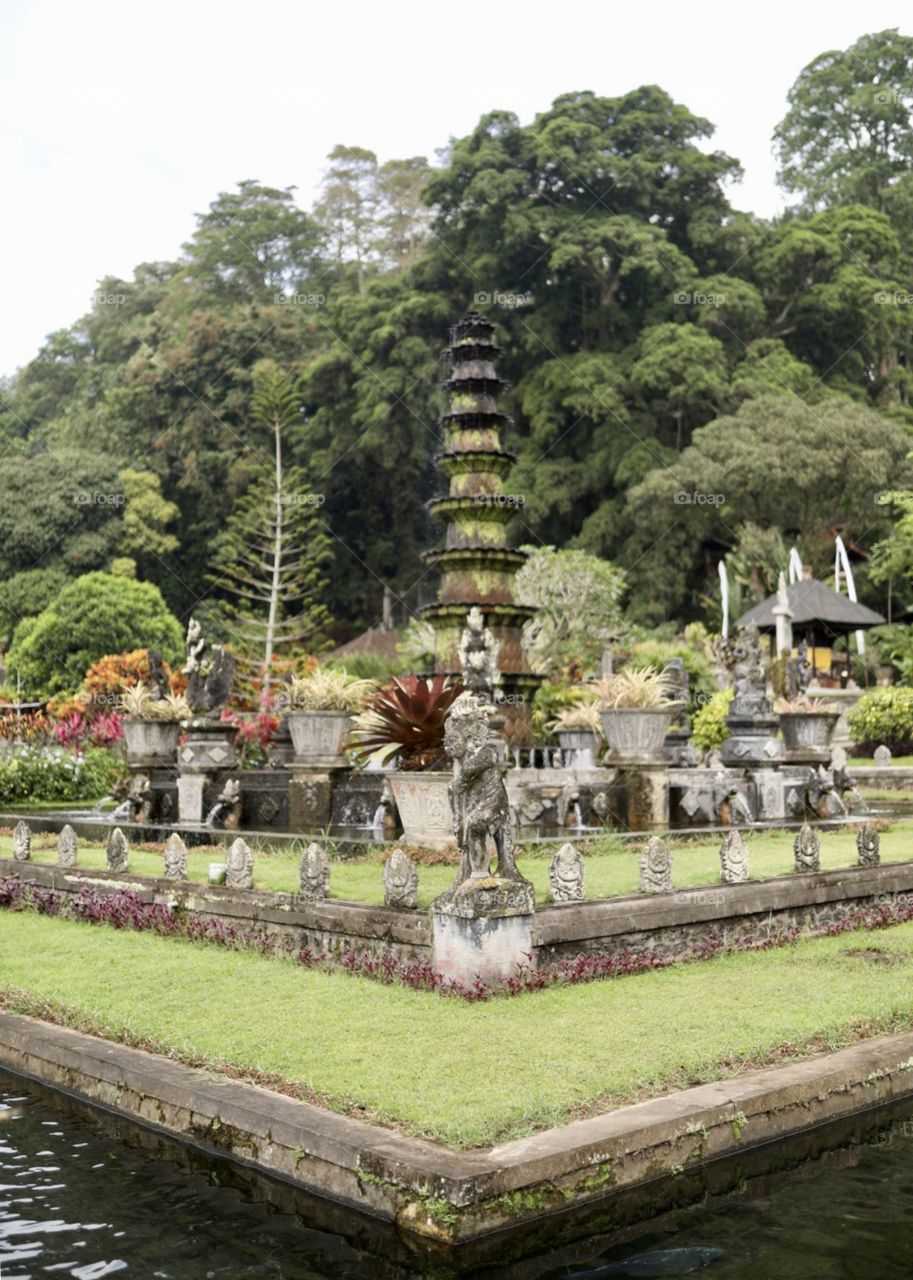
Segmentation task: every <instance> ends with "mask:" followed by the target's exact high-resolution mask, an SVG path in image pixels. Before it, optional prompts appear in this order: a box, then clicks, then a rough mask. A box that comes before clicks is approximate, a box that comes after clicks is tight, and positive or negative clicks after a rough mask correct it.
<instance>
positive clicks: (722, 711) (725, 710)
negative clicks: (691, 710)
mask: <svg viewBox="0 0 913 1280" xmlns="http://www.w3.org/2000/svg"><path fill="white" fill-rule="evenodd" d="M730 702H732V690H731V689H718V690H717V691H716V693H714V694H712V695H711V696H710V697H709V698H708V699H707V701H706V702H705V703H704V704H703V705H702V706H701V707H700V708H699V709H698V710H697V711H696V712H695V714H694V717H693V719H692V721H691V736H692V738H693V740H694V745H695V746H696V747H697V748H698V750H700V751H714V750H715V749H716V748H717V747H721V746H722V745H723V743H724V742H725V741H726V739H727V738H728V737H729V729H728V726H727V724H726V717H727V716H728V715H729V704H730Z"/></svg>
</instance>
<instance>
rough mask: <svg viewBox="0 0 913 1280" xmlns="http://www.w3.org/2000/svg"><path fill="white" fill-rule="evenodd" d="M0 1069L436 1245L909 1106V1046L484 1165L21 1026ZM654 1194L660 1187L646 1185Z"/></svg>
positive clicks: (535, 1142)
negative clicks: (888, 1107) (899, 1102)
mask: <svg viewBox="0 0 913 1280" xmlns="http://www.w3.org/2000/svg"><path fill="white" fill-rule="evenodd" d="M0 1066H2V1067H4V1068H7V1069H9V1070H12V1071H15V1072H20V1073H22V1074H23V1075H26V1076H30V1077H32V1078H34V1079H36V1080H38V1081H40V1082H41V1083H43V1084H45V1085H48V1086H50V1087H51V1088H57V1089H61V1090H64V1091H66V1092H68V1093H71V1094H75V1095H76V1096H77V1097H79V1098H81V1099H84V1100H87V1101H89V1102H92V1103H96V1104H99V1105H101V1106H104V1107H106V1108H108V1109H110V1110H111V1111H113V1112H115V1113H116V1114H119V1115H121V1116H123V1117H126V1118H127V1119H133V1120H136V1121H138V1122H140V1123H142V1124H144V1125H146V1126H151V1127H152V1128H153V1129H158V1130H160V1131H163V1132H164V1133H166V1134H167V1135H169V1136H171V1137H176V1138H178V1139H180V1140H182V1141H185V1142H187V1143H189V1144H191V1145H193V1146H195V1147H197V1148H200V1149H201V1150H203V1151H208V1152H217V1153H219V1154H220V1155H222V1156H227V1157H229V1158H231V1159H234V1160H236V1161H238V1162H240V1163H243V1164H245V1165H247V1166H248V1167H250V1166H253V1168H255V1169H256V1170H258V1171H259V1172H261V1173H264V1174H267V1175H271V1176H274V1177H279V1178H281V1179H283V1180H285V1181H287V1182H290V1183H291V1184H293V1185H294V1186H296V1187H298V1188H300V1189H301V1191H303V1192H306V1193H309V1194H317V1195H323V1196H329V1197H330V1198H332V1199H334V1200H336V1201H339V1202H341V1203H343V1204H346V1205H348V1206H351V1207H354V1208H355V1209H357V1210H359V1211H361V1212H363V1213H367V1214H371V1215H374V1216H377V1217H381V1218H385V1219H387V1220H389V1221H392V1222H395V1223H396V1224H397V1225H398V1226H399V1227H400V1229H402V1230H404V1231H406V1232H407V1233H414V1234H417V1235H419V1236H423V1237H432V1238H435V1239H437V1240H439V1241H441V1242H443V1243H446V1244H458V1243H465V1242H468V1241H472V1240H475V1239H478V1238H480V1237H482V1236H485V1235H487V1234H488V1233H490V1232H492V1231H495V1230H503V1229H509V1228H515V1227H518V1226H521V1225H523V1224H528V1223H530V1222H532V1221H534V1220H537V1219H541V1218H543V1217H546V1216H548V1215H550V1214H552V1213H555V1212H558V1211H566V1210H568V1209H571V1208H574V1207H575V1206H578V1205H586V1204H592V1203H593V1202H595V1201H597V1200H600V1199H605V1198H606V1196H611V1195H613V1194H617V1193H619V1192H622V1191H630V1190H632V1189H635V1188H637V1187H642V1186H646V1185H647V1184H648V1183H649V1184H653V1187H654V1189H653V1197H654V1200H656V1195H657V1193H656V1186H657V1185H659V1186H660V1195H659V1203H662V1201H663V1200H664V1199H667V1200H668V1202H669V1203H670V1204H671V1203H673V1202H674V1200H675V1198H676V1196H677V1194H678V1191H677V1179H678V1178H679V1176H680V1175H681V1174H683V1173H684V1172H685V1171H686V1170H688V1171H691V1170H695V1169H698V1168H700V1167H701V1166H702V1165H704V1164H706V1163H707V1162H708V1161H710V1160H717V1159H719V1158H721V1157H725V1156H729V1155H733V1154H735V1153H738V1152H745V1151H748V1150H750V1149H752V1148H753V1147H756V1146H758V1145H760V1144H762V1143H766V1142H769V1141H771V1140H772V1139H778V1138H784V1137H786V1136H787V1135H795V1134H797V1133H801V1132H803V1131H805V1130H808V1129H811V1128H813V1127H815V1126H817V1125H819V1124H822V1123H823V1122H826V1121H830V1120H835V1119H839V1118H844V1117H848V1116H851V1115H853V1114H855V1113H858V1112H861V1111H865V1110H868V1109H870V1108H872V1107H874V1106H877V1105H880V1104H884V1103H887V1102H891V1101H894V1100H896V1099H900V1098H904V1097H907V1096H909V1095H913V1032H907V1033H903V1034H899V1035H893V1036H882V1037H878V1038H877V1039H873V1040H868V1041H865V1042H861V1043H860V1044H858V1045H854V1046H852V1047H851V1048H848V1049H842V1050H839V1051H837V1052H834V1053H829V1054H823V1055H820V1056H818V1057H815V1058H811V1059H807V1060H805V1061H802V1062H794V1063H790V1064H788V1065H786V1066H783V1067H770V1068H765V1069H763V1070H760V1071H753V1072H749V1073H747V1074H745V1075H743V1076H738V1077H734V1078H732V1079H728V1080H722V1081H716V1082H713V1083H711V1084H705V1085H700V1086H697V1087H695V1088H691V1089H685V1090H683V1091H681V1092H678V1093H673V1094H668V1095H666V1096H664V1097H659V1098H655V1099H653V1100H651V1101H648V1102H641V1103H636V1104H634V1105H631V1106H625V1107H619V1108H618V1109H616V1110H614V1111H611V1112H609V1113H607V1114H605V1115H601V1116H597V1117H594V1118H592V1119H588V1120H578V1121H575V1122H572V1123H570V1124H567V1125H563V1126H561V1127H559V1128H554V1129H548V1130H545V1131H544V1132H542V1133H537V1134H534V1135H532V1136H531V1137H528V1138H522V1139H518V1140H516V1141H512V1142H509V1143H506V1144H503V1145H501V1146H499V1147H495V1148H493V1149H491V1150H487V1151H475V1152H460V1151H452V1150H450V1149H449V1148H446V1147H444V1146H439V1145H436V1144H434V1143H431V1142H427V1141H424V1140H421V1139H418V1138H409V1137H405V1136H403V1135H402V1134H399V1133H396V1132H394V1131H393V1130H389V1129H384V1128H381V1127H380V1126H378V1125H371V1124H367V1123H364V1122H362V1121H359V1120H356V1119H352V1118H350V1117H347V1116H341V1115H337V1114H335V1113H333V1112H331V1111H326V1110H323V1109H322V1108H319V1107H315V1106H312V1105H311V1104H309V1103H305V1102H298V1101H295V1100H294V1099H292V1098H288V1097H286V1096H284V1095H282V1094H277V1093H274V1092H272V1091H270V1090H268V1089H264V1088H261V1087H259V1086H257V1085H252V1084H246V1083H243V1082H240V1081H236V1080H231V1079H229V1078H228V1077H226V1076H221V1075H218V1074H216V1073H214V1072H212V1071H206V1070H201V1069H198V1068H193V1067H187V1066H183V1065H181V1064H179V1063H175V1062H172V1061H170V1060H168V1059H165V1058H162V1057H159V1056H157V1055H154V1054H150V1053H146V1052H144V1051H142V1050H138V1049H130V1048H126V1047H124V1046H121V1045H117V1044H112V1043H110V1042H108V1041H106V1040H103V1039H100V1038H98V1037H94V1036H88V1035H84V1034H82V1033H81V1032H76V1031H71V1030H68V1029H66V1028H62V1027H57V1026H53V1025H51V1024H48V1023H44V1022H41V1021H38V1020H36V1019H34V1018H29V1017H25V1016H23V1015H21V1014H13V1013H0ZM657 1179H662V1180H663V1182H662V1183H661V1184H657Z"/></svg>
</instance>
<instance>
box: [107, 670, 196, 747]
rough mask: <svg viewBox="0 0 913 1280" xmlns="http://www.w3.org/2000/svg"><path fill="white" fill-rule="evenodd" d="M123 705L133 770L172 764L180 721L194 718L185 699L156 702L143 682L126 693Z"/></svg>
mask: <svg viewBox="0 0 913 1280" xmlns="http://www.w3.org/2000/svg"><path fill="white" fill-rule="evenodd" d="M120 705H121V709H122V710H123V712H124V713H125V718H124V741H125V743H126V747H127V764H128V765H130V766H131V768H157V767H161V766H163V765H170V764H173V763H174V753H175V751H176V749H177V745H178V737H179V735H180V732H181V721H182V720H188V719H189V718H190V715H191V711H190V705H189V703H188V702H187V700H186V698H184V697H183V696H181V695H177V694H166V695H165V697H163V698H156V697H154V696H153V690H152V689H151V688H150V687H149V685H147V684H144V683H143V681H142V680H140V681H139V682H138V683H137V684H135V685H133V687H132V688H130V689H126V690H125V691H124V693H123V694H122V695H121V700H120Z"/></svg>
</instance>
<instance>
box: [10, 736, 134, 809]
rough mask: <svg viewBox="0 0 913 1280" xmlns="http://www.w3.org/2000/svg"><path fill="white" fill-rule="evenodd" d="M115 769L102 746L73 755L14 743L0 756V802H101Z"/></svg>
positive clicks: (110, 755) (109, 753) (59, 749)
mask: <svg viewBox="0 0 913 1280" xmlns="http://www.w3.org/2000/svg"><path fill="white" fill-rule="evenodd" d="M117 768H118V758H117V756H116V755H115V754H114V752H113V751H109V750H107V749H106V748H104V747H94V748H90V749H89V750H88V751H86V752H85V754H83V755H76V754H75V752H73V751H68V750H66V749H65V748H64V747H48V746H41V745H34V746H32V745H25V744H17V745H15V746H12V747H10V749H9V750H8V751H6V752H4V753H3V754H2V755H0V802H2V803H4V804H13V803H15V804H22V803H25V802H27V803H29V804H31V803H34V802H36V801H47V800H54V801H59V802H60V803H61V804H69V803H72V802H74V801H77V800H100V799H101V798H102V796H104V795H107V793H108V791H109V789H110V786H111V783H112V782H113V781H114V778H115V775H116V773H117Z"/></svg>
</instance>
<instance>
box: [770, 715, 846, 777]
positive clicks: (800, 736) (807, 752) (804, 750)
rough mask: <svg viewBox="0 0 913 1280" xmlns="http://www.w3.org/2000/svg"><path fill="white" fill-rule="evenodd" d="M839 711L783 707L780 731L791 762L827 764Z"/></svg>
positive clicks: (785, 750) (785, 751) (787, 756)
mask: <svg viewBox="0 0 913 1280" xmlns="http://www.w3.org/2000/svg"><path fill="white" fill-rule="evenodd" d="M839 719H840V712H839V711H781V713H780V732H781V733H782V734H783V746H784V755H785V759H786V761H787V763H788V764H827V763H828V762H829V761H830V758H831V740H832V739H833V736H834V730H835V729H836V727H837V721H838V720H839Z"/></svg>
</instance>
